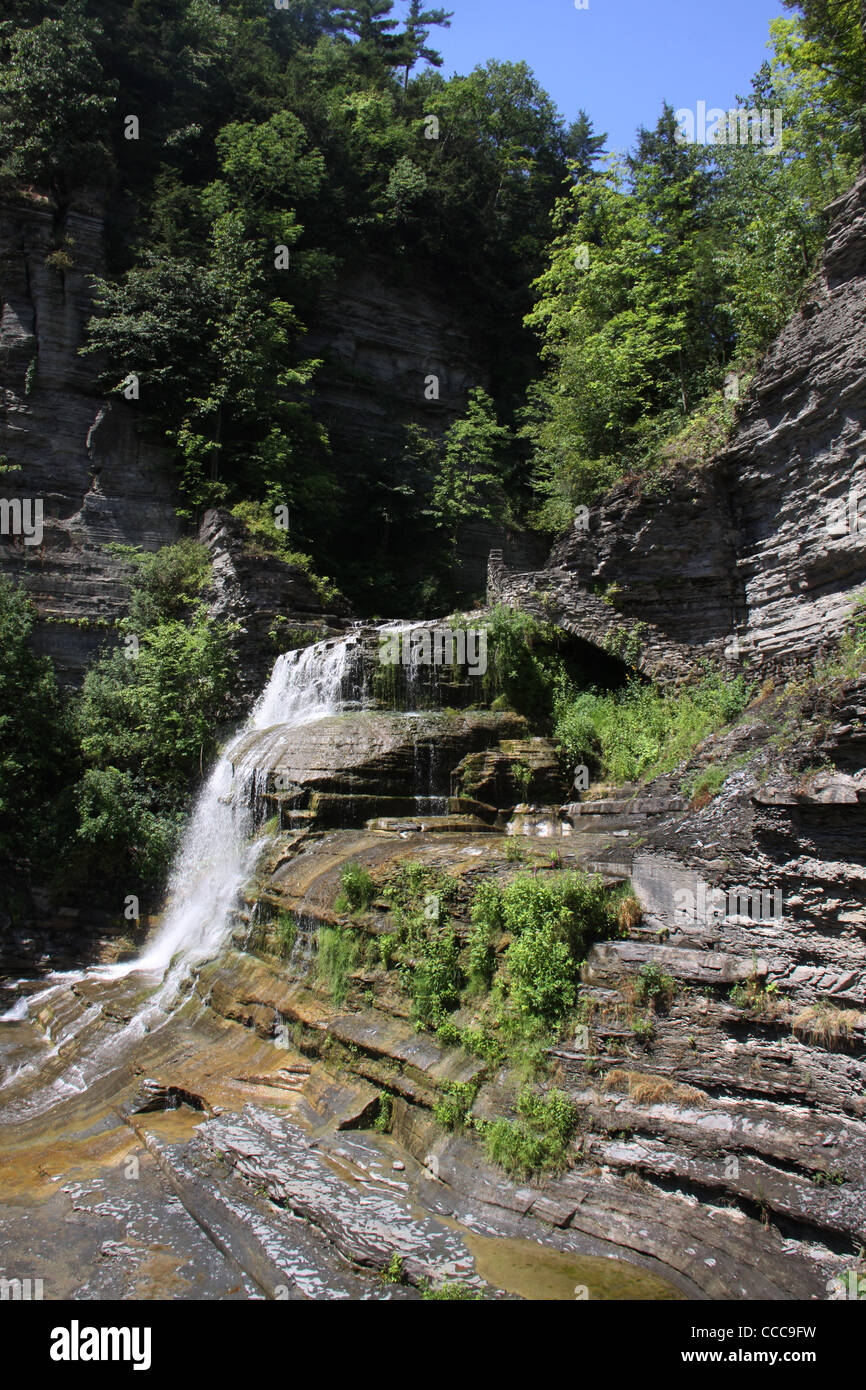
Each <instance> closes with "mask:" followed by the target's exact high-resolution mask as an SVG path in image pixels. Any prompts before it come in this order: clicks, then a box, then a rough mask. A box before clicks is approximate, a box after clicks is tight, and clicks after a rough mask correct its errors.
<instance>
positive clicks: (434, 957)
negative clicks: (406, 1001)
mask: <svg viewBox="0 0 866 1390" xmlns="http://www.w3.org/2000/svg"><path fill="white" fill-rule="evenodd" d="M420 953H421V959H420V962H419V964H418V965H417V966H416V967H415V969H414V970H412V971H409V972H408V985H409V990H410V993H411V995H412V1014H413V1017H414V1018H415V1019H416V1021H418V1022H419V1023H424V1024H432V1025H433V1027H437V1026H438V1025H439V1024H440V1023H441V1022H442V1020H443V1019H444V1017H445V1015H446V1014H447V1013H448V1012H449V1011H450V1010H451V1009H453V1008H454V1006H455V1005H456V1004H457V1003H458V1001H459V999H460V989H461V987H462V984H463V972H462V971H461V969H460V952H459V948H458V945H457V938H456V937H455V935H454V933H453V932H452V931H444V932H441V933H439V934H437V935H435V936H433V937H430V938H429V939H427V940H425V941H424V942H423V944H422V945H421V948H420Z"/></svg>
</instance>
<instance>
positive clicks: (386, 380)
mask: <svg viewBox="0 0 866 1390" xmlns="http://www.w3.org/2000/svg"><path fill="white" fill-rule="evenodd" d="M306 341H307V346H308V347H309V350H310V353H311V355H313V356H318V357H321V358H322V359H323V362H324V367H323V369H322V371H321V372H320V373H319V375H318V376H317V379H316V381H317V387H316V400H317V408H318V410H319V412H320V414H321V416H322V418H323V419H324V421H325V422H326V424H327V425H328V427H329V429H330V430H332V431H335V432H336V434H337V435H338V436H339V438H340V440H341V443H342V446H343V447H344V448H347V449H349V450H351V449H352V447H353V446H354V447H355V448H357V447H364V446H365V445H366V444H367V443H368V442H369V441H370V440H371V439H372V440H376V441H379V440H383V441H384V440H391V441H395V440H399V439H400V438H401V437H402V432H403V427H404V425H406V424H408V423H410V422H411V421H414V422H415V423H416V424H419V425H425V426H426V427H427V428H428V429H431V430H432V431H433V432H434V433H436V434H438V433H440V432H441V431H442V430H444V429H446V428H447V427H448V425H449V424H450V423H451V421H452V420H453V419H454V418H455V417H456V416H458V415H460V414H461V413H462V411H463V408H464V406H465V403H466V394H467V392H468V391H469V390H470V388H471V387H473V386H486V385H487V384H488V382H487V373H486V370H485V368H484V367H483V365H482V364H483V362H484V360H485V354H484V351H483V345H482V344H480V343H477V342H475V341H474V337H473V333H472V329H471V325H470V324H469V323H468V322H467V321H466V317H465V312H461V311H460V310H459V309H458V308H457V307H456V306H455V304H454V303H453V302H451V301H449V298H448V297H447V296H446V295H445V294H443V292H442V289H441V287H440V286H439V285H437V284H436V282H435V279H434V278H433V276H432V272H431V276H430V278H429V279H424V278H417V277H413V278H406V279H402V280H395V267H394V266H393V265H392V264H391V263H390V262H387V261H384V260H383V261H376V260H373V261H368V262H366V263H364V264H363V265H360V266H354V267H347V269H346V270H345V272H344V273H343V274H342V275H341V276H340V278H339V280H338V283H337V284H336V285H335V286H334V288H333V289H331V290H330V291H329V292H328V294H327V296H326V297H325V298H324V299H323V302H322V305H321V306H320V309H319V312H318V315H317V323H316V325H315V327H314V328H313V329H312V330H311V332H310V334H309V337H308V338H307V340H306ZM430 376H435V377H436V378H437V382H438V387H437V390H438V397H437V398H436V399H427V398H426V396H425V385H426V381H427V378H428V377H430Z"/></svg>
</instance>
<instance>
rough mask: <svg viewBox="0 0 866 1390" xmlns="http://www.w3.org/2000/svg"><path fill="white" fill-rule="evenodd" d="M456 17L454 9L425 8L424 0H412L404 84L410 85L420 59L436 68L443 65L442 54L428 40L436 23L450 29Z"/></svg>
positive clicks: (405, 85)
mask: <svg viewBox="0 0 866 1390" xmlns="http://www.w3.org/2000/svg"><path fill="white" fill-rule="evenodd" d="M453 17H454V12H453V10H444V9H441V8H437V9H435V10H425V9H424V8H423V5H422V0H410V4H409V13H408V15H407V16H406V31H405V34H404V45H405V53H406V57H405V62H406V71H405V74H404V78H403V86H404V87H408V86H409V77H410V74H411V72H412V69H413V68H414V66H415V64H416V63H417V62H418V61H419V60H423V61H424V62H425V63H430V64H431V65H432V66H433V67H435V68H441V66H442V54H441V53H438V52H437V50H436V49H435V48H430V47H429V46H428V44H427V40H428V38H429V37H430V29H431V28H432V27H433V26H434V25H435V26H436V27H437V28H442V29H450V28H451V20H452V19H453Z"/></svg>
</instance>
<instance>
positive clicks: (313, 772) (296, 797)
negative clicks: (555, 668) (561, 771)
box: [235, 711, 525, 825]
mask: <svg viewBox="0 0 866 1390" xmlns="http://www.w3.org/2000/svg"><path fill="white" fill-rule="evenodd" d="M524 732H525V723H524V721H523V719H521V718H520V716H519V715H514V714H493V713H489V712H484V711H467V712H466V713H465V714H456V713H450V712H449V713H445V712H435V713H434V712H431V713H429V714H396V713H393V714H384V713H383V714H371V713H363V714H355V715H352V714H349V715H334V716H333V717H332V718H329V719H321V720H319V721H318V722H317V723H315V724H308V725H304V726H303V727H301V728H291V727H288V726H285V725H277V726H276V727H275V728H273V729H264V730H260V731H257V732H255V733H252V734H250V735H249V737H248V738H247V739H245V740H244V741H243V742H242V743H241V744H239V746H238V748H237V749H236V751H235V766H236V768H238V769H243V770H244V771H245V772H246V773H247V774H250V773H252V774H254V777H255V785H256V790H257V793H258V795H263V796H264V797H265V798H266V799H268V800H270V801H272V802H273V803H275V804H276V805H277V806H278V807H279V808H280V809H281V813H282V814H283V815H284V818H287V819H288V821H289V823H291V821H292V818H293V817H295V816H296V815H297V813H298V812H304V811H307V810H309V811H310V812H311V813H312V815H313V816H314V817H315V818H316V820H318V821H321V822H323V823H325V824H337V825H340V824H342V825H357V824H359V823H362V822H363V821H364V820H365V819H367V818H368V817H372V816H389V815H391V816H401V815H406V814H411V813H412V812H413V811H416V810H418V809H419V808H420V807H422V806H426V809H427V810H428V811H429V810H432V809H433V807H432V805H431V803H433V802H436V801H445V800H447V798H448V797H449V795H450V788H451V774H452V771H453V769H454V768H455V767H456V766H457V764H458V763H460V761H461V758H462V757H464V756H465V755H466V754H467V753H471V752H473V751H475V750H478V749H484V748H487V747H490V746H491V745H494V744H496V743H497V742H498V741H499V740H500V739H502V738H508V737H513V736H515V735H519V734H522V733H524ZM442 809H445V807H444V806H443V808H442Z"/></svg>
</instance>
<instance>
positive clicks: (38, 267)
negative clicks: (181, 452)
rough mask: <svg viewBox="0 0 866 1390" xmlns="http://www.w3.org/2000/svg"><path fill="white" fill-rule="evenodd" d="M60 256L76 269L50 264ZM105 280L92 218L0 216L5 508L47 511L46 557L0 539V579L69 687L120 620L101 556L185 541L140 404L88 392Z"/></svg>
mask: <svg viewBox="0 0 866 1390" xmlns="http://www.w3.org/2000/svg"><path fill="white" fill-rule="evenodd" d="M67 239H69V240H68V242H67ZM64 244H67V252H66V254H68V258H69V260H70V261H71V264H67V263H66V262H65V261H64V260H63V259H62V258H57V259H56V260H55V262H54V264H52V262H51V260H50V258H51V257H52V255H53V254H54V253H55V252H56V251H57V250H58V248H63V247H64ZM103 270H104V254H103V226H102V219H101V215H100V214H99V212H98V210H94V211H93V212H91V213H87V212H84V211H80V210H78V211H76V210H72V211H70V212H68V213H67V214H66V215H65V216H64V217H63V219H62V220H58V218H57V216H56V214H55V212H54V210H53V209H52V207H51V206H50V205H49V204H48V203H47V201H43V200H40V199H38V198H32V199H30V200H29V201H27V202H19V203H15V204H4V205H2V206H0V300H2V313H0V400H2V406H3V413H2V419H0V454H2V455H3V456H4V457H3V462H4V469H8V470H9V471H4V472H3V473H0V496H2V497H3V498H5V499H8V500H10V501H14V500H16V499H18V500H27V499H29V500H34V499H41V500H42V502H43V505H44V514H45V522H44V539H43V542H42V544H41V545H32V546H30V545H25V544H24V543H23V538H22V537H21V536H20V535H18V536H14V535H10V534H4V535H0V567H2V570H3V571H4V572H5V573H7V574H10V575H11V576H13V577H14V578H15V579H18V580H21V581H22V582H23V584H24V585H25V587H26V588H27V590H28V592H29V593H30V595H31V597H32V599H33V600H34V602H35V604H36V607H37V610H38V613H39V617H40V622H39V625H38V628H37V630H36V634H35V640H36V643H37V645H38V646H39V648H40V649H41V650H43V651H45V652H48V653H49V654H50V655H51V656H52V657H53V658H54V660H55V662H56V666H57V669H58V673H59V675H60V677H61V679H63V680H64V681H67V682H76V681H78V680H79V679H80V678H81V676H82V674H83V671H84V669H85V667H86V665H87V664H88V662H89V661H90V659H91V658H92V656H93V654H94V652H95V650H96V648H97V647H98V646H99V645H100V643H101V642H103V641H104V640H105V637H106V633H107V630H108V628H109V627H110V625H111V624H112V623H113V622H114V620H115V619H116V618H118V617H120V616H121V615H122V613H123V611H124V607H125V602H126V587H125V584H124V582H123V568H122V566H121V564H120V563H119V561H118V560H117V559H116V558H115V557H114V556H113V555H112V554H111V553H110V552H109V551H108V550H107V549H106V546H108V545H110V544H112V543H120V544H125V545H140V546H143V547H144V549H145V550H155V549H157V548H158V547H159V546H161V545H164V544H166V543H167V542H169V541H172V540H174V539H175V538H176V537H177V535H178V529H179V528H178V522H177V518H176V516H175V511H174V493H173V485H172V478H171V473H170V469H169V462H168V457H167V455H166V454H165V452H164V451H162V450H160V449H159V448H157V447H155V446H154V445H153V444H152V443H149V442H147V441H146V440H145V439H144V438H143V437H142V436H141V434H140V433H139V430H138V424H139V421H138V417H137V415H136V409H137V407H136V406H135V405H134V404H132V403H129V404H127V403H125V402H119V403H112V404H111V405H110V406H109V405H107V404H106V402H105V401H104V400H103V399H101V398H100V397H99V396H97V395H96V394H95V393H94V390H93V374H94V368H93V364H92V361H91V360H89V359H83V358H81V357H79V355H78V348H79V347H80V346H81V344H82V342H83V341H84V337H83V333H84V325H85V323H86V320H87V318H88V316H89V314H90V312H91V302H92V301H91V291H90V277H91V276H93V275H98V274H101V273H102V272H103Z"/></svg>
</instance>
